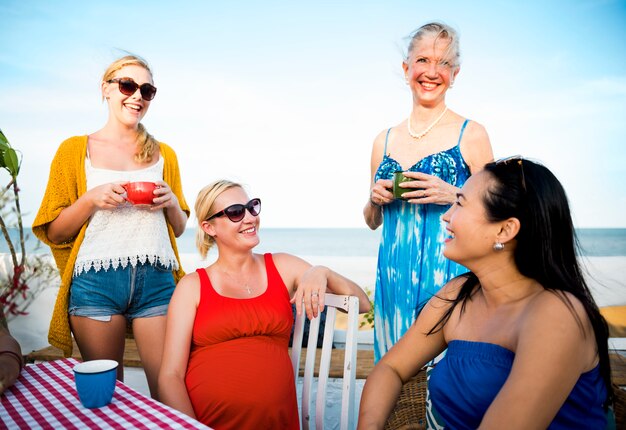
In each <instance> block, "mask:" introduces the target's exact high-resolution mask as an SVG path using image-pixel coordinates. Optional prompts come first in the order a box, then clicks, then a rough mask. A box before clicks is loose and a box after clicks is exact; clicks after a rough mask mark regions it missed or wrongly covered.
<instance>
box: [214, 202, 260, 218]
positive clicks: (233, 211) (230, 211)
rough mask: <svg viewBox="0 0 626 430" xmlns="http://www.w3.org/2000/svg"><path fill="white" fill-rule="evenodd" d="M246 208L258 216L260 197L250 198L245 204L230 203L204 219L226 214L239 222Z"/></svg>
mask: <svg viewBox="0 0 626 430" xmlns="http://www.w3.org/2000/svg"><path fill="white" fill-rule="evenodd" d="M246 209H248V212H250V215H252V216H258V215H259V214H260V213H261V199H252V200H250V201H249V202H248V203H246V204H245V205H242V204H240V203H237V204H236V205H230V206H228V207H227V208H226V209H224V210H222V211H219V212H217V213H216V214H213V215H211V216H210V217H208V218H207V219H206V221H211V220H212V219H213V218H217V217H220V216H224V215H226V216H227V217H228V219H229V220H231V221H232V222H239V221H241V220H242V219H243V217H244V216H246Z"/></svg>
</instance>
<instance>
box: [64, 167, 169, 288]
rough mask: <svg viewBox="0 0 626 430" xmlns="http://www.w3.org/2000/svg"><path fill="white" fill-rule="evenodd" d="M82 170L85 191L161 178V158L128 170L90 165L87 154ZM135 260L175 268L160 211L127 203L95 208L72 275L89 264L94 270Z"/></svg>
mask: <svg viewBox="0 0 626 430" xmlns="http://www.w3.org/2000/svg"><path fill="white" fill-rule="evenodd" d="M85 173H86V175H87V189H88V190H90V189H92V188H94V187H97V186H99V185H102V184H106V183H111V182H126V181H130V182H138V181H150V182H155V181H158V180H162V178H163V157H160V158H159V161H158V162H157V163H156V164H154V165H152V166H149V167H146V168H144V169H139V170H130V171H119V170H108V169H99V168H96V167H93V166H92V165H91V161H90V159H89V157H87V158H86V159H85ZM138 262H140V263H146V262H149V263H150V264H155V263H157V262H159V263H161V264H162V265H164V266H165V267H168V268H171V269H178V262H177V261H176V255H175V254H174V250H173V249H172V245H171V243H170V238H169V235H168V233H167V223H166V221H165V214H164V213H163V211H162V210H160V211H154V212H153V211H150V210H148V209H146V208H143V209H142V208H137V207H134V206H133V205H132V204H130V203H127V204H126V205H124V206H122V207H119V208H117V209H114V210H98V211H96V213H95V214H93V216H92V217H91V220H90V221H89V225H88V226H87V231H86V232H85V240H84V241H83V243H82V245H81V247H80V249H79V250H78V257H77V258H76V264H75V265H74V276H76V275H79V274H80V273H81V272H83V271H87V270H89V269H90V268H92V267H93V268H94V270H96V271H98V270H100V269H104V270H108V269H109V267H113V268H114V269H116V268H118V267H119V266H122V267H126V266H127V265H128V264H129V263H130V264H131V265H132V266H133V267H135V266H136V265H137V263H138Z"/></svg>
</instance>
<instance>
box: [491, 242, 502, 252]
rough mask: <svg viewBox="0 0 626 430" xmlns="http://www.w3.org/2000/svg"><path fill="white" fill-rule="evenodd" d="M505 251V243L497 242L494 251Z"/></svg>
mask: <svg viewBox="0 0 626 430" xmlns="http://www.w3.org/2000/svg"><path fill="white" fill-rule="evenodd" d="M503 249H504V243H502V242H496V243H494V244H493V250H494V251H502V250H503Z"/></svg>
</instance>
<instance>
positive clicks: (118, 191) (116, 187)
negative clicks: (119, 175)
mask: <svg viewBox="0 0 626 430" xmlns="http://www.w3.org/2000/svg"><path fill="white" fill-rule="evenodd" d="M122 185H125V183H124V182H112V183H109V184H102V185H99V186H97V187H94V188H92V189H90V190H89V191H87V192H86V193H85V194H84V195H83V196H82V198H83V199H87V200H88V201H90V202H91V204H92V205H93V207H94V212H95V210H98V209H109V210H110V209H116V208H118V207H120V206H123V205H124V204H126V199H125V198H124V197H123V196H122V194H124V193H125V192H126V190H125V189H124V187H123V186H122Z"/></svg>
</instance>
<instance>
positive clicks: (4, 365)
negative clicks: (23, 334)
mask: <svg viewBox="0 0 626 430" xmlns="http://www.w3.org/2000/svg"><path fill="white" fill-rule="evenodd" d="M23 366H24V362H23V359H22V349H21V348H20V344H19V343H17V340H15V338H14V337H13V336H11V333H9V329H8V328H7V326H6V319H5V317H4V312H3V311H2V309H0V394H2V393H3V392H4V390H6V389H7V388H9V387H10V386H12V385H13V384H14V383H15V381H16V380H17V378H18V377H19V376H20V371H21V370H22V367H23Z"/></svg>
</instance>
